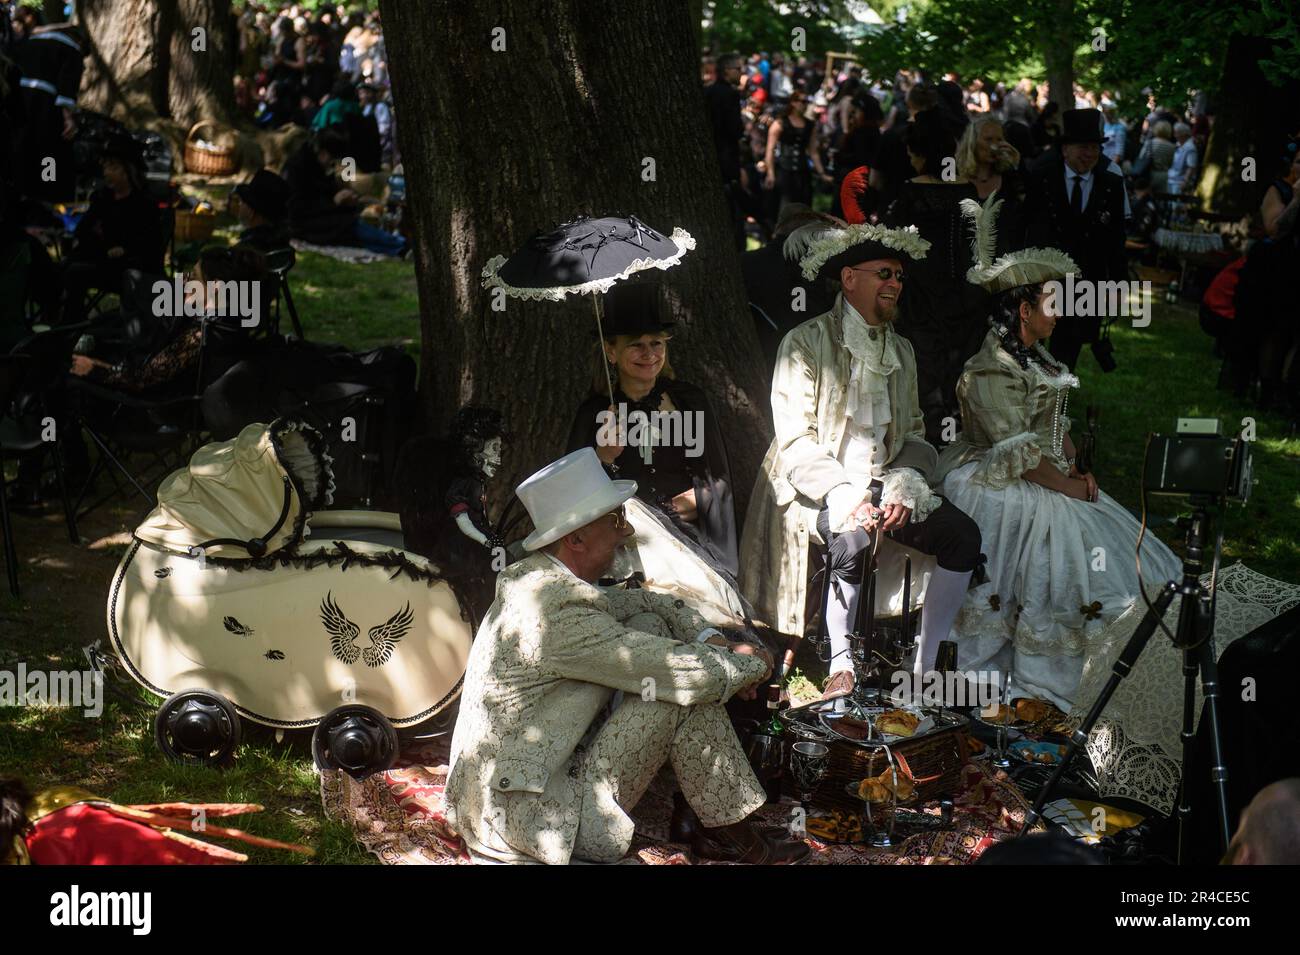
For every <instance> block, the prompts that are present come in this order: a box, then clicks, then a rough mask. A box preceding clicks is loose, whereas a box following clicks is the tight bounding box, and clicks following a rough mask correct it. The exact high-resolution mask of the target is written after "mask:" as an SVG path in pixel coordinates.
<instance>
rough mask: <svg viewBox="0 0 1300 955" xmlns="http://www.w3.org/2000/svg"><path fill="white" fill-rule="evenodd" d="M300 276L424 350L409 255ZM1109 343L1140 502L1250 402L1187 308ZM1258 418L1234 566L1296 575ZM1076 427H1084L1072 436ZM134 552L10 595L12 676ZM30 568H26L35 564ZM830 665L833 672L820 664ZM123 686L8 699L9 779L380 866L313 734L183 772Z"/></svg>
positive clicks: (1285, 464) (1115, 454)
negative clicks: (27, 593) (62, 699)
mask: <svg viewBox="0 0 1300 955" xmlns="http://www.w3.org/2000/svg"><path fill="white" fill-rule="evenodd" d="M230 238H233V229H232V223H230V221H229V219H228V218H223V220H222V225H221V228H220V229H219V231H218V234H217V236H216V240H218V241H219V240H221V239H227V240H229V239H230ZM291 283H292V286H291V287H292V290H293V293H294V296H295V300H296V302H297V304H298V307H299V312H300V314H301V315H302V320H303V324H304V327H305V331H306V334H307V337H308V338H309V339H312V340H319V341H335V342H340V343H344V344H347V345H348V346H350V347H352V348H354V349H358V350H360V349H369V348H374V347H377V346H379V345H399V346H402V347H405V348H407V349H408V350H410V351H411V352H412V353H415V354H418V341H419V319H418V301H417V296H416V286H415V272H414V267H413V265H412V264H411V263H409V262H401V261H397V260H393V261H384V262H378V263H372V264H367V265H355V264H349V263H344V262H337V261H334V260H333V259H329V258H326V257H322V256H319V255H315V254H312V253H305V254H302V255H300V257H299V262H298V265H297V266H296V267H295V269H294V271H293V272H292V273H291ZM1113 338H1114V341H1115V348H1116V356H1117V359H1118V363H1119V368H1118V370H1117V371H1115V372H1114V373H1112V374H1110V375H1104V374H1102V373H1101V371H1100V370H1099V369H1098V368H1097V366H1096V363H1095V362H1094V360H1093V358H1092V356H1091V353H1090V352H1088V351H1087V350H1086V349H1085V351H1084V355H1083V359H1082V361H1081V366H1080V368H1079V376H1080V379H1081V381H1082V387H1081V388H1080V390H1079V391H1078V392H1075V393H1074V395H1073V396H1072V398H1071V405H1070V408H1071V414H1072V416H1073V417H1074V418H1075V419H1076V420H1077V421H1079V422H1080V425H1081V424H1082V421H1083V414H1084V408H1085V406H1086V405H1087V404H1088V403H1096V404H1098V405H1099V406H1100V439H1099V456H1098V464H1097V468H1096V472H1097V476H1098V480H1099V483H1100V484H1101V486H1102V487H1103V488H1104V489H1105V490H1106V491H1107V492H1108V493H1110V494H1111V495H1112V496H1114V497H1115V498H1116V499H1118V500H1119V501H1120V502H1121V503H1122V504H1124V505H1125V506H1127V507H1129V508H1131V509H1132V510H1134V511H1136V510H1137V507H1138V488H1139V481H1140V472H1141V463H1142V449H1143V441H1144V436H1145V433H1146V432H1147V431H1148V430H1163V431H1167V432H1171V431H1172V430H1173V427H1174V424H1175V421H1176V419H1177V418H1178V417H1179V416H1206V417H1218V418H1221V419H1222V420H1223V421H1224V423H1225V426H1226V427H1227V428H1229V429H1230V430H1235V429H1238V428H1240V427H1241V422H1242V419H1243V418H1245V417H1247V416H1248V415H1251V414H1252V410H1251V408H1250V407H1249V406H1248V405H1247V404H1245V403H1244V402H1241V401H1239V400H1237V399H1234V398H1232V397H1231V395H1229V394H1226V393H1224V392H1220V391H1217V390H1216V389H1215V387H1214V385H1215V381H1216V380H1217V377H1218V361H1217V360H1216V359H1215V358H1214V357H1213V356H1212V355H1211V353H1210V345H1209V341H1208V339H1206V338H1205V336H1204V335H1203V334H1202V333H1201V331H1200V329H1199V327H1198V325H1197V321H1196V315H1195V313H1194V311H1192V310H1191V309H1189V308H1186V307H1172V306H1167V305H1164V304H1163V303H1159V304H1156V305H1155V306H1154V316H1153V320H1152V322H1151V325H1150V326H1149V327H1147V328H1145V329H1134V328H1132V327H1127V326H1126V327H1119V326H1117V327H1116V328H1115V329H1114V331H1113ZM1255 419H1256V428H1257V433H1258V441H1257V442H1256V444H1255V446H1254V451H1255V474H1256V477H1257V479H1258V484H1257V485H1256V487H1255V488H1254V491H1253V494H1252V497H1251V500H1250V502H1249V503H1248V504H1247V505H1246V506H1245V507H1238V506H1234V507H1232V508H1230V509H1229V511H1228V514H1227V517H1226V521H1225V525H1224V529H1225V543H1224V559H1225V562H1227V561H1231V560H1236V559H1243V560H1245V561H1246V562H1247V563H1248V564H1249V565H1250V566H1251V567H1252V568H1254V569H1255V570H1257V571H1260V572H1262V573H1265V574H1269V575H1270V576H1274V577H1278V578H1281V579H1283V580H1288V581H1295V580H1300V441H1297V440H1296V439H1295V438H1291V437H1288V436H1287V433H1286V431H1285V428H1286V424H1285V422H1284V421H1283V420H1282V419H1281V418H1279V417H1278V416H1275V415H1262V414H1255ZM1078 435H1079V428H1078V427H1076V429H1075V437H1076V439H1077V437H1078ZM132 506H134V505H130V506H123V507H121V508H119V509H118V510H117V511H115V512H113V515H114V516H113V520H114V521H115V522H116V525H115V526H116V529H119V530H123V529H129V528H130V527H132V526H134V521H135V519H136V517H137V515H136V514H135V513H134V512H133V511H132V510H131V507H132ZM1150 509H1151V522H1152V531H1153V532H1154V533H1156V534H1158V535H1159V536H1160V537H1161V538H1162V539H1164V540H1165V541H1167V542H1168V543H1170V544H1171V545H1172V546H1174V548H1175V550H1177V551H1180V552H1181V549H1182V547H1181V541H1182V534H1181V532H1180V531H1179V530H1178V528H1177V527H1176V526H1175V525H1174V524H1173V523H1172V522H1171V520H1170V518H1172V517H1173V516H1176V514H1177V513H1178V512H1179V505H1178V503H1177V502H1176V501H1173V500H1169V499H1166V500H1159V499H1157V500H1155V501H1153V502H1152V503H1151V505H1150ZM47 525H48V522H44V523H42V524H41V525H37V524H36V523H35V522H30V521H26V522H21V523H20V525H19V533H20V534H29V533H31V532H32V531H33V530H35V529H37V528H38V526H39V528H40V529H41V530H44V531H45V532H46V533H50V534H53V535H55V536H57V534H58V533H60V531H59V529H58V525H57V521H56V522H55V523H54V525H53V530H50V529H49V528H48V526H47ZM103 532H104V533H107V531H103ZM20 541H21V538H20ZM123 549H124V548H123V547H122V546H117V545H113V546H108V547H102V546H101V547H100V548H98V549H97V550H87V549H82V550H80V551H76V552H73V553H74V554H75V555H77V556H76V557H75V560H76V562H77V568H76V570H77V572H78V576H77V577H76V578H75V580H72V579H71V575H70V574H69V577H70V579H69V582H68V583H67V584H66V585H63V586H68V587H77V588H80V589H81V591H82V593H81V594H80V596H81V597H82V598H83V599H81V600H80V601H79V602H78V601H72V600H67V599H65V594H66V592H61V591H60V589H59V587H50V588H47V591H48V592H47V593H46V594H44V595H40V594H37V595H36V596H35V597H32V598H30V599H28V600H25V601H24V602H23V603H15V602H14V601H13V600H12V599H10V598H9V597H8V595H7V593H6V594H4V596H3V597H0V631H2V632H3V634H4V640H3V643H0V669H12V668H13V667H14V666H15V665H16V663H17V661H19V660H26V661H27V665H28V667H29V668H34V667H43V668H64V669H82V668H83V667H84V660H83V658H82V656H81V653H80V647H81V646H83V645H85V644H86V643H88V642H90V641H91V640H92V639H95V638H97V637H100V636H101V635H102V633H103V623H102V619H103V618H102V613H103V610H102V607H103V599H104V597H105V596H106V594H107V588H108V582H109V579H110V577H111V574H112V568H113V566H114V565H115V564H116V561H117V559H118V558H119V557H120V555H121V553H122V551H123ZM83 559H84V560H85V562H86V563H85V564H84V565H83V564H82V561H83ZM31 572H32V568H31V567H28V568H27V569H26V570H25V573H27V574H29V575H30V574H31ZM29 579H30V577H29ZM34 589H35V588H34ZM96 608H98V611H97V614H96ZM804 649H805V650H807V649H808V647H807V646H805V648H804ZM800 664H801V666H803V667H804V668H805V669H807V670H809V671H811V673H812V675H817V672H816V671H817V670H818V669H819V666H818V664H817V663H816V661H815V660H809V659H808V656H807V654H801V661H800ZM820 669H821V670H823V671H824V666H821V667H820ZM113 685H114V687H115V688H116V690H117V691H118V693H120V694H121V695H122V696H124V697H126V698H127V700H139V701H142V702H144V703H146V704H147V705H145V706H143V707H137V706H132V705H131V704H130V703H129V702H127V700H123V699H120V698H119V697H117V696H114V695H113V694H112V693H109V692H106V694H105V700H106V703H105V711H104V713H103V715H102V716H101V717H100V718H99V719H88V718H85V717H83V716H82V714H81V711H80V710H59V709H53V708H46V707H27V708H6V707H0V775H6V774H17V775H21V776H22V777H23V778H25V779H26V780H27V782H28V784H29V786H31V787H32V788H33V789H37V788H41V787H43V786H47V785H52V784H55V783H71V784H76V785H81V786H83V787H86V788H88V789H90V790H92V791H94V792H96V793H98V794H100V795H103V796H107V797H109V798H112V799H115V800H117V801H119V802H124V803H130V802H161V801H164V800H177V801H195V802H216V801H223V802H227V801H228V802H254V803H260V804H263V805H265V806H266V807H267V811H266V812H264V813H261V814H259V815H257V816H251V817H248V818H247V819H243V820H233V821H231V823H230V824H231V825H234V826H237V827H239V828H245V829H247V830H249V831H251V832H253V833H256V834H258V835H262V836H267V837H270V838H274V839H280V840H283V841H287V842H301V843H304V844H307V845H310V846H312V847H313V848H315V849H316V851H317V853H318V854H317V856H316V859H315V861H317V862H327V863H328V862H334V863H367V862H374V861H375V860H374V859H373V857H371V856H369V855H367V854H366V853H364V852H363V851H362V850H361V849H360V848H359V846H358V845H357V844H356V842H355V840H354V839H353V838H352V836H351V832H350V830H349V829H348V828H347V827H346V826H343V825H339V824H335V823H331V822H329V821H327V820H325V818H324V816H323V813H322V810H321V805H320V797H319V790H318V784H317V780H316V776H315V774H314V772H313V769H312V765H311V755H310V751H309V734H305V733H298V734H291V735H289V736H287V737H286V738H285V740H284V742H283V743H277V742H276V741H275V739H274V736H273V735H272V734H271V733H270V732H268V731H263V730H260V729H258V728H256V727H252V726H246V727H245V737H244V745H243V746H242V748H241V750H240V753H239V757H238V760H237V761H236V764H235V765H234V766H233V767H232V768H231V769H228V770H224V771H222V770H214V769H204V768H192V767H179V766H174V765H170V764H168V763H167V762H165V761H164V760H163V759H162V757H161V755H160V754H159V752H158V750H157V748H156V747H155V745H154V743H153V738H152V729H151V727H152V718H153V711H154V708H155V707H156V705H157V703H158V702H159V701H157V700H155V699H153V698H152V697H150V696H149V694H147V693H145V692H144V691H143V690H141V689H140V688H138V687H137V686H136V685H135V684H134V683H133V682H132V681H131V680H130V679H129V678H127V677H125V676H123V677H122V679H120V680H117V681H114V684H113ZM240 851H246V852H247V854H248V855H249V856H250V858H251V860H252V861H255V862H299V861H304V860H303V859H302V857H300V856H295V855H291V854H288V853H282V852H275V851H271V850H264V849H257V848H241V850H240Z"/></svg>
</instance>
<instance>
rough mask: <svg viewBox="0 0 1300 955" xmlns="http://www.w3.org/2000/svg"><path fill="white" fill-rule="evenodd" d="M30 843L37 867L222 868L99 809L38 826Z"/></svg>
mask: <svg viewBox="0 0 1300 955" xmlns="http://www.w3.org/2000/svg"><path fill="white" fill-rule="evenodd" d="M34 830H35V831H33V832H32V833H31V834H30V835H28V837H27V852H28V853H29V854H30V855H31V857H32V863H33V864H35V865H223V864H225V863H226V862H227V861H228V860H225V859H217V858H214V857H213V856H211V855H209V854H208V853H206V852H204V851H202V850H201V849H197V848H195V847H194V846H192V845H189V844H187V843H184V842H181V841H180V840H178V839H173V838H171V837H170V836H166V835H164V834H163V833H162V832H160V831H159V830H157V829H154V828H152V827H150V826H145V825H141V824H140V823H138V822H132V821H131V820H130V819H123V818H121V817H120V816H115V815H113V814H112V813H111V812H107V811H105V810H103V809H100V808H99V807H98V806H91V805H87V804H86V803H77V804H76V805H74V806H68V807H67V808H66V809H60V810H58V811H56V812H52V813H50V814H49V815H47V816H42V817H41V818H40V819H38V820H36V825H35V827H34Z"/></svg>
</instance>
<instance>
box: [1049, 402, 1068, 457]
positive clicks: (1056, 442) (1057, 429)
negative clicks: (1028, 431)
mask: <svg viewBox="0 0 1300 955" xmlns="http://www.w3.org/2000/svg"><path fill="white" fill-rule="evenodd" d="M1069 404H1070V389H1069V387H1068V386H1067V387H1064V388H1058V389H1057V390H1056V410H1055V411H1054V412H1053V413H1052V454H1053V455H1055V457H1056V459H1057V460H1058V461H1060V460H1064V459H1063V457H1062V455H1063V454H1064V452H1065V429H1064V428H1063V427H1062V426H1061V423H1062V421H1064V420H1065V409H1066V408H1067V407H1069Z"/></svg>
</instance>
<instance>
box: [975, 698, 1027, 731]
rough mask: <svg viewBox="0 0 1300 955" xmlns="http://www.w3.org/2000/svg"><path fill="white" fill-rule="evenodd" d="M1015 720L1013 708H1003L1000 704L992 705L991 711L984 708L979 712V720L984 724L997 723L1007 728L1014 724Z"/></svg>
mask: <svg viewBox="0 0 1300 955" xmlns="http://www.w3.org/2000/svg"><path fill="white" fill-rule="evenodd" d="M1017 718H1018V717H1017V716H1016V711H1015V708H1014V707H1010V706H1004V705H1003V704H1001V703H997V704H994V706H993V707H992V708H991V709H990V708H989V707H985V708H984V709H982V710H980V719H981V720H983V721H984V722H985V723H997V724H999V725H1001V726H1007V725H1010V724H1011V723H1014V722H1015V721H1016V719H1017Z"/></svg>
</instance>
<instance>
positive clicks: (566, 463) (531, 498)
mask: <svg viewBox="0 0 1300 955" xmlns="http://www.w3.org/2000/svg"><path fill="white" fill-rule="evenodd" d="M515 493H516V494H518V495H519V500H521V501H523V502H524V507H525V508H527V509H528V516H529V517H531V518H532V519H533V527H535V528H536V530H534V531H533V532H532V533H531V534H529V535H528V536H527V537H525V538H524V549H525V550H537V549H538V548H539V547H545V546H546V545H547V544H553V543H555V542H556V541H557V540H559V539H560V538H561V537H563V536H564V535H565V534H567V533H569V532H570V531H575V530H577V529H578V528H579V527H582V526H583V525H585V524H590V523H591V522H592V521H594V520H595V519H596V518H598V517H600V516H601V515H602V514H608V513H609V512H610V511H612V510H614V509H615V508H617V507H618V506H619V505H621V504H622V503H623V502H624V501H626V500H627V499H628V498H629V497H631V496H632V495H633V494H635V493H636V481H611V480H610V479H609V475H608V474H606V473H605V469H604V468H603V467H601V466H600V459H599V458H598V457H596V452H595V450H594V449H593V448H582V449H580V450H578V451H574V452H572V453H571V454H566V455H565V456H564V457H562V458H560V460H558V461H553V462H551V463H550V464H548V465H546V467H544V468H542V469H541V470H540V471H538V472H537V473H536V474H534V475H533V476H532V477H530V478H528V479H527V480H525V481H524V482H523V483H522V484H520V485H519V486H518V487H517V488H515Z"/></svg>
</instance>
